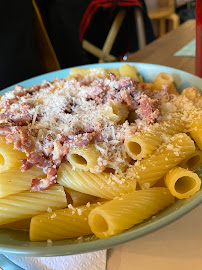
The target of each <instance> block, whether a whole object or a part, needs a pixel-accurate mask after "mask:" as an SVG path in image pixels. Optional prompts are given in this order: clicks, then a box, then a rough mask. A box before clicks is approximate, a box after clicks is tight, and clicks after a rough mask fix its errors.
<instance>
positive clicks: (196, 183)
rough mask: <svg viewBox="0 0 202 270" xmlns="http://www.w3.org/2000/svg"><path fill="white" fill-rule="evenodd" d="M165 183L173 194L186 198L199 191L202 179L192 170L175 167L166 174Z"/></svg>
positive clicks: (179, 197)
mask: <svg viewBox="0 0 202 270" xmlns="http://www.w3.org/2000/svg"><path fill="white" fill-rule="evenodd" d="M165 184H166V186H167V188H168V189H169V191H170V193H171V194H172V195H173V196H175V197H176V198H178V199H184V198H188V197H190V196H191V195H193V194H194V193H196V192H197V191H199V189H200V186H201V179H200V178H199V177H198V175H197V174H196V173H194V172H192V171H189V170H186V169H183V168H180V167H174V168H172V169H171V170H170V171H169V172H168V173H167V174H166V175H165Z"/></svg>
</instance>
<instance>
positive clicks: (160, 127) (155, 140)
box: [124, 114, 189, 160]
mask: <svg viewBox="0 0 202 270" xmlns="http://www.w3.org/2000/svg"><path fill="white" fill-rule="evenodd" d="M188 127H189V125H188V123H187V121H186V120H185V119H183V118H182V115H181V114H178V115H177V116H175V117H173V118H172V119H171V120H167V121H164V122H162V123H160V124H159V123H156V124H154V125H152V126H150V127H149V128H147V129H146V130H142V131H140V132H136V133H135V134H133V135H131V136H129V137H126V139H125V141H124V146H125V149H126V152H127V153H128V155H129V156H130V157H131V158H132V159H134V160H141V159H142V158H145V157H147V156H148V155H149V154H151V153H152V152H153V151H154V150H156V149H157V148H158V147H159V145H160V144H162V143H163V142H164V141H165V139H167V138H168V135H172V136H173V135H174V134H176V133H181V132H184V131H185V130H186V129H187V128H188Z"/></svg>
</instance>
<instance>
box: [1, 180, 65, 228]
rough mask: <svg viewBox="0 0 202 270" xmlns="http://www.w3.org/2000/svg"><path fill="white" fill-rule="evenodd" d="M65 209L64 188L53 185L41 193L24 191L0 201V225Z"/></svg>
mask: <svg viewBox="0 0 202 270" xmlns="http://www.w3.org/2000/svg"><path fill="white" fill-rule="evenodd" d="M65 207H67V200H66V196H65V192H64V188H63V187H61V186H59V185H55V186H53V187H51V188H50V189H48V190H45V191H43V192H30V191H25V192H22V193H18V194H15V195H10V196H8V197H5V198H1V199H0V213H1V214H0V225H3V224H6V223H11V222H14V221H18V220H22V219H27V218H30V217H33V216H35V215H39V214H42V213H44V212H46V211H48V209H49V208H51V209H52V210H56V209H59V208H65Z"/></svg>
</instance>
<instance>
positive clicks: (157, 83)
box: [152, 72, 174, 91]
mask: <svg viewBox="0 0 202 270" xmlns="http://www.w3.org/2000/svg"><path fill="white" fill-rule="evenodd" d="M173 81H174V78H173V76H172V75H170V74H168V73H166V72H161V73H159V74H158V76H157V77H156V79H155V80H154V84H153V87H152V89H153V90H158V91H161V90H162V86H163V85H167V86H168V87H170V86H171V85H172V83H173Z"/></svg>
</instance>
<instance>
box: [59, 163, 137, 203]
mask: <svg viewBox="0 0 202 270" xmlns="http://www.w3.org/2000/svg"><path fill="white" fill-rule="evenodd" d="M57 182H58V183H59V184H61V185H63V186H65V187H68V188H71V189H74V190H77V191H79V192H83V193H86V194H90V195H93V196H96V197H100V198H104V199H112V198H114V197H117V196H119V195H120V194H122V193H128V192H132V191H134V190H135V189H136V180H131V179H129V180H126V179H120V178H118V177H115V176H113V175H112V174H109V173H99V174H95V173H90V172H85V171H82V170H73V169H72V167H71V165H70V164H69V163H67V162H63V163H62V164H61V165H60V168H59V170H58V180H57Z"/></svg>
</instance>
